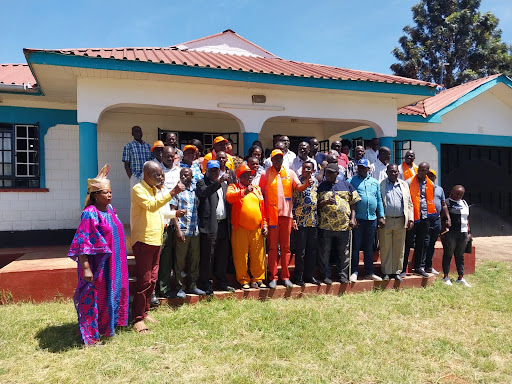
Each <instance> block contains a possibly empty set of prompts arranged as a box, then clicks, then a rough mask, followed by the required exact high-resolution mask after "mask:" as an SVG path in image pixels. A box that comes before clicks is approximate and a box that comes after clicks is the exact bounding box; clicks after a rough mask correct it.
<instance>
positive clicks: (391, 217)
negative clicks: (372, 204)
mask: <svg viewBox="0 0 512 384" xmlns="http://www.w3.org/2000/svg"><path fill="white" fill-rule="evenodd" d="M386 217H389V218H390V219H399V218H400V217H405V215H400V216H386Z"/></svg>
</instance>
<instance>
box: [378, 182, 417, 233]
mask: <svg viewBox="0 0 512 384" xmlns="http://www.w3.org/2000/svg"><path fill="white" fill-rule="evenodd" d="M387 181H388V178H387V177H386V178H385V179H384V180H382V181H381V182H380V194H381V196H382V203H383V204H384V212H386V183H387ZM398 182H399V183H400V189H401V190H402V198H403V199H404V216H405V220H404V227H405V228H407V223H408V222H409V221H414V207H413V205H412V199H411V192H410V191H409V184H407V183H406V182H405V181H403V180H401V179H398Z"/></svg>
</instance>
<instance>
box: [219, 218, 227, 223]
mask: <svg viewBox="0 0 512 384" xmlns="http://www.w3.org/2000/svg"><path fill="white" fill-rule="evenodd" d="M226 220H227V218H225V219H222V220H218V219H217V223H222V222H223V221H226Z"/></svg>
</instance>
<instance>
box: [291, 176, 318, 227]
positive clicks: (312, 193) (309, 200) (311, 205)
mask: <svg viewBox="0 0 512 384" xmlns="http://www.w3.org/2000/svg"><path fill="white" fill-rule="evenodd" d="M299 179H300V182H301V183H304V182H305V180H304V178H303V177H302V176H300V177H299ZM313 180H314V181H315V184H314V185H313V186H312V187H307V188H306V190H305V191H304V192H298V191H295V190H294V191H293V218H294V220H295V221H297V226H299V227H316V226H317V224H318V214H317V188H318V181H317V180H316V179H315V178H313Z"/></svg>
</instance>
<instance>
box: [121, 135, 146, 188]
mask: <svg viewBox="0 0 512 384" xmlns="http://www.w3.org/2000/svg"><path fill="white" fill-rule="evenodd" d="M152 158H153V154H152V153H151V147H150V146H149V144H148V143H146V142H145V141H142V144H141V143H139V142H138V141H136V140H133V141H132V142H130V143H128V144H126V145H125V146H124V149H123V162H124V163H126V162H129V163H130V171H131V173H132V175H133V176H135V177H137V178H139V179H140V178H142V168H143V167H144V163H145V162H146V161H149V160H151V159H152Z"/></svg>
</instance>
